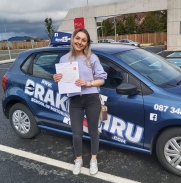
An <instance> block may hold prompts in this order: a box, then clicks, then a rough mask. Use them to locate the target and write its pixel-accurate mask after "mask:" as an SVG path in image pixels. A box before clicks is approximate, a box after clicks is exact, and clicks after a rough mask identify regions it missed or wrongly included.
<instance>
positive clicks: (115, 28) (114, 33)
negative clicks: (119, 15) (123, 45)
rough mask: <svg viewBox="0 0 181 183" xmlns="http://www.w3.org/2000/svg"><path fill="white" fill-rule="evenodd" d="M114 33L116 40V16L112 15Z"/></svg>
mask: <svg viewBox="0 0 181 183" xmlns="http://www.w3.org/2000/svg"><path fill="white" fill-rule="evenodd" d="M114 34H115V41H117V40H116V16H114Z"/></svg>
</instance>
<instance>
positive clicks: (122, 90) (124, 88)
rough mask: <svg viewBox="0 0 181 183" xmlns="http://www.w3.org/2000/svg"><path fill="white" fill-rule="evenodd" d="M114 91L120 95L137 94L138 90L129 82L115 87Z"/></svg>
mask: <svg viewBox="0 0 181 183" xmlns="http://www.w3.org/2000/svg"><path fill="white" fill-rule="evenodd" d="M116 93H117V94H120V95H137V94H138V93H139V91H138V90H137V88H136V86H135V85H133V84H130V83H123V84H120V85H119V86H117V87H116Z"/></svg>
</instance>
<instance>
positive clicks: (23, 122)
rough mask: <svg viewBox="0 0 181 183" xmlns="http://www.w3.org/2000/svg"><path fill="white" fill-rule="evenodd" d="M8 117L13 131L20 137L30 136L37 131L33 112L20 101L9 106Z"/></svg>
mask: <svg viewBox="0 0 181 183" xmlns="http://www.w3.org/2000/svg"><path fill="white" fill-rule="evenodd" d="M9 119H10V123H11V126H12V128H13V130H14V131H15V133H16V134H17V135H18V136H20V137H22V138H32V137H34V136H35V135H36V134H38V132H39V128H38V125H37V122H36V120H35V118H34V116H33V114H32V113H31V111H30V110H29V109H28V108H27V107H26V106H25V105H23V104H21V103H17V104H15V105H13V106H12V107H11V109H10V112H9Z"/></svg>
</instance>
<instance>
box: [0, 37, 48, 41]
mask: <svg viewBox="0 0 181 183" xmlns="http://www.w3.org/2000/svg"><path fill="white" fill-rule="evenodd" d="M42 38H43V39H44V40H46V39H48V36H44V37H42ZM27 39H38V38H33V37H28V36H15V37H11V38H9V39H8V41H9V42H13V41H25V40H27ZM6 41H7V40H1V41H0V42H6Z"/></svg>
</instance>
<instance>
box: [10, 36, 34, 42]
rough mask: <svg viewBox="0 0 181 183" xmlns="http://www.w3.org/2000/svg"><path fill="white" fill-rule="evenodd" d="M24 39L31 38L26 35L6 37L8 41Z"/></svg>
mask: <svg viewBox="0 0 181 183" xmlns="http://www.w3.org/2000/svg"><path fill="white" fill-rule="evenodd" d="M26 39H32V37H28V36H15V37H11V38H9V39H8V41H24V40H26Z"/></svg>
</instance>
